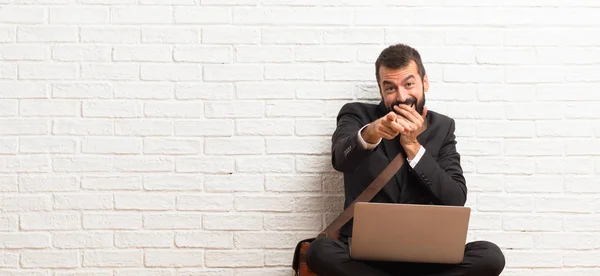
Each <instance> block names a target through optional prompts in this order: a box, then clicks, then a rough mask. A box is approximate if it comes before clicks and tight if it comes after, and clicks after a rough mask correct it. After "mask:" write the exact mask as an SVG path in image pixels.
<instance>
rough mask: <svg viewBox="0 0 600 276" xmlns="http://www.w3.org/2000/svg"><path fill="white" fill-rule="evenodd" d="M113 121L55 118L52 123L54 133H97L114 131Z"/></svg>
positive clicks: (102, 134)
mask: <svg viewBox="0 0 600 276" xmlns="http://www.w3.org/2000/svg"><path fill="white" fill-rule="evenodd" d="M95 107H96V106H95ZM113 129H114V127H113V121H112V120H109V119H93V118H92V119H90V118H85V119H66V118H64V119H55V120H54V122H53V124H52V134H54V135H98V136H107V135H113V133H114V130H113Z"/></svg>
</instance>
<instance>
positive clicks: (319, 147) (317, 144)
mask: <svg viewBox="0 0 600 276" xmlns="http://www.w3.org/2000/svg"><path fill="white" fill-rule="evenodd" d="M289 145H295V146H294V147H290V146H289ZM330 151H331V139H330V138H329V137H327V138H267V153H303V154H327V153H330Z"/></svg>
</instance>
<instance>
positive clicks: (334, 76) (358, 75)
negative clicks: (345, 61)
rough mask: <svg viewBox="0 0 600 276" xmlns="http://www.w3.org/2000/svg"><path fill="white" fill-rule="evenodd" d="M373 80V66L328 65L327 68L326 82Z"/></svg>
mask: <svg viewBox="0 0 600 276" xmlns="http://www.w3.org/2000/svg"><path fill="white" fill-rule="evenodd" d="M372 79H373V68H372V66H366V65H328V66H326V67H325V80H326V81H370V80H372Z"/></svg>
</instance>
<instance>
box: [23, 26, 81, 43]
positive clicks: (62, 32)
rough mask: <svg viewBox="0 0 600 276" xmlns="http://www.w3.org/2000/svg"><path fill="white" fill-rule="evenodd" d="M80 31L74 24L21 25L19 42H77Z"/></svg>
mask: <svg viewBox="0 0 600 276" xmlns="http://www.w3.org/2000/svg"><path fill="white" fill-rule="evenodd" d="M78 35H79V32H78V30H77V28H76V27H74V26H19V27H17V41H18V42H77V40H78Z"/></svg>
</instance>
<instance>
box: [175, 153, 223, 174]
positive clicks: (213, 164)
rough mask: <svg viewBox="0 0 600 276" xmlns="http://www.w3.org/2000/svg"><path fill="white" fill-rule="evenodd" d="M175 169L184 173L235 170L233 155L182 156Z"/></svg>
mask: <svg viewBox="0 0 600 276" xmlns="http://www.w3.org/2000/svg"><path fill="white" fill-rule="evenodd" d="M175 171H176V172H182V173H190V172H202V173H232V172H233V171H234V159H233V157H217V156H210V157H181V158H178V159H177V161H176V164H175Z"/></svg>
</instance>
